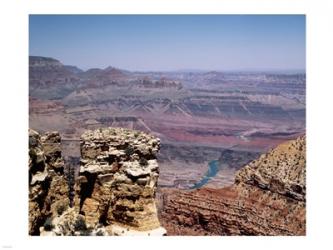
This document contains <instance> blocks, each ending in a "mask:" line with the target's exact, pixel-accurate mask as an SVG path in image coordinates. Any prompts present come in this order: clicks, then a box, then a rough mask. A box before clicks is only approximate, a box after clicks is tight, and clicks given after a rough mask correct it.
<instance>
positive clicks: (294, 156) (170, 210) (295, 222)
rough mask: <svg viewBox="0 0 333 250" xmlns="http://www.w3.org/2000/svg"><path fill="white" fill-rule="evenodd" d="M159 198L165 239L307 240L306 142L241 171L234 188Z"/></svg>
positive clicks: (166, 192)
mask: <svg viewBox="0 0 333 250" xmlns="http://www.w3.org/2000/svg"><path fill="white" fill-rule="evenodd" d="M277 161H279V164H278V165H277ZM161 193H162V195H161V196H160V197H161V198H160V200H161V206H160V207H161V208H162V212H161V213H160V220H161V222H162V225H163V226H164V227H165V228H166V229H167V232H168V235H305V226H306V223H305V213H306V210H305V194H306V193H305V137H300V138H298V139H297V140H293V141H289V142H287V143H284V144H282V145H280V146H278V147H277V148H275V149H274V150H272V151H270V152H268V153H267V154H264V155H262V156H261V157H260V158H259V159H258V160H255V161H253V162H251V163H250V164H249V165H247V166H245V167H244V168H243V169H241V170H240V171H239V172H238V173H237V175H236V181H235V184H234V185H232V186H229V187H226V188H222V189H211V188H203V189H199V190H195V191H193V192H189V191H179V190H170V189H169V190H167V189H163V190H162V191H161Z"/></svg>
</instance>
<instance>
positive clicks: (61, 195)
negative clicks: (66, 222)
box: [29, 129, 69, 235]
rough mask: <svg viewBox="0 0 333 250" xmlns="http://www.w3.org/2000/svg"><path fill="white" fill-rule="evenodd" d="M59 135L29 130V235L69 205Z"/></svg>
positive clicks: (37, 231)
mask: <svg viewBox="0 0 333 250" xmlns="http://www.w3.org/2000/svg"><path fill="white" fill-rule="evenodd" d="M60 142H61V138H60V136H59V133H57V132H51V133H46V134H45V135H44V136H40V135H39V133H37V132H36V131H34V130H32V129H29V234H30V235H38V234H39V228H40V227H41V226H42V225H43V223H44V222H45V220H46V219H47V218H48V217H50V216H52V215H53V214H57V213H60V211H63V210H65V209H67V207H68V205H69V199H68V185H67V182H66V180H65V177H64V161H63V159H62V156H61V148H60Z"/></svg>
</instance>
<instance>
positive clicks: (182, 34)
mask: <svg viewBox="0 0 333 250" xmlns="http://www.w3.org/2000/svg"><path fill="white" fill-rule="evenodd" d="M305 19H306V18H305V16H304V15H30V17H29V54H30V55H34V56H47V57H53V58H55V59H58V60H60V61H61V62H62V63H64V64H66V65H75V66H78V67H79V68H81V69H84V70H87V69H89V68H106V67H108V66H113V67H117V68H120V69H126V70H132V71H172V70H221V71H223V70H225V71H233V70H305Z"/></svg>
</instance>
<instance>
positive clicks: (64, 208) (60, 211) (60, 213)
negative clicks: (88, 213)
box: [57, 204, 66, 215]
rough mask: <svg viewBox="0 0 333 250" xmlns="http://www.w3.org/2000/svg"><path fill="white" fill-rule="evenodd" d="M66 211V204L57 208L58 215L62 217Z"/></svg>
mask: <svg viewBox="0 0 333 250" xmlns="http://www.w3.org/2000/svg"><path fill="white" fill-rule="evenodd" d="M65 210H66V206H65V205H64V204H61V205H59V206H58V207H57V213H58V215H62V214H63V212H64V211H65Z"/></svg>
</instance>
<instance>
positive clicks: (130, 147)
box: [125, 146, 134, 157]
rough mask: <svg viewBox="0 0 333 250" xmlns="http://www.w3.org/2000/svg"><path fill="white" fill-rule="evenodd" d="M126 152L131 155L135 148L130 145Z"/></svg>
mask: <svg viewBox="0 0 333 250" xmlns="http://www.w3.org/2000/svg"><path fill="white" fill-rule="evenodd" d="M125 154H126V155H127V156H128V157H130V156H131V155H132V154H134V148H133V147H132V146H128V147H127V148H126V149H125Z"/></svg>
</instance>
